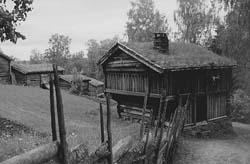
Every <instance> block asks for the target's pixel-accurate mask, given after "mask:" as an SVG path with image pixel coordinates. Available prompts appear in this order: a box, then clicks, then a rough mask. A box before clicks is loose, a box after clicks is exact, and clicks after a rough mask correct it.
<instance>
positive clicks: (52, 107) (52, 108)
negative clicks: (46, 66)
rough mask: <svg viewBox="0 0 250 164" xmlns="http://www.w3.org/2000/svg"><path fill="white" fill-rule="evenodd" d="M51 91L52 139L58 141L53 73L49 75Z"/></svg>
mask: <svg viewBox="0 0 250 164" xmlns="http://www.w3.org/2000/svg"><path fill="white" fill-rule="evenodd" d="M49 93H50V118H51V130H52V141H56V140H57V135H56V114H55V104H54V88H53V79H52V76H51V74H50V75H49Z"/></svg>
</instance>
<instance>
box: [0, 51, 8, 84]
mask: <svg viewBox="0 0 250 164" xmlns="http://www.w3.org/2000/svg"><path fill="white" fill-rule="evenodd" d="M9 82H10V61H9V60H7V59H6V58H4V57H2V56H1V55H0V83H4V84H6V83H9Z"/></svg>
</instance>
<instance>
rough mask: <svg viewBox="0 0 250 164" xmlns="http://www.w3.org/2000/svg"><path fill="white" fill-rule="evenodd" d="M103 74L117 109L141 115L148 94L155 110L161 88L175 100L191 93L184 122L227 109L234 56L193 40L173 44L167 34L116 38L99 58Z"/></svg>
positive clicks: (217, 114)
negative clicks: (132, 39) (131, 39)
mask: <svg viewBox="0 0 250 164" xmlns="http://www.w3.org/2000/svg"><path fill="white" fill-rule="evenodd" d="M98 64H101V65H102V67H103V70H104V74H105V91H106V92H108V93H110V94H111V95H112V98H113V99H114V100H116V101H117V102H118V109H119V108H122V111H126V112H127V113H134V114H138V113H139V112H141V110H142V108H143V104H144V103H143V102H144V98H145V97H146V96H147V95H148V99H147V100H148V101H147V105H146V106H147V111H148V113H151V117H153V116H155V115H157V112H158V107H159V101H160V96H161V93H162V91H165V94H166V95H167V96H168V97H172V98H173V99H172V101H171V102H170V103H169V105H168V116H169V115H170V114H171V113H172V112H173V111H174V110H175V109H176V107H177V104H178V102H179V99H180V98H183V99H185V98H187V95H189V97H190V105H189V108H188V112H187V121H186V124H189V125H191V124H196V123H197V122H201V121H209V120H214V119H219V118H222V117H224V116H226V114H227V112H228V111H227V102H228V99H229V96H230V89H231V82H232V69H233V67H234V66H236V62H235V61H234V60H231V59H228V58H226V57H222V56H219V55H216V54H214V53H212V52H210V51H208V50H207V49H204V48H202V47H200V46H198V45H194V44H190V43H170V42H169V40H168V37H167V35H166V34H165V33H155V38H154V41H153V42H143V43H127V44H121V43H116V44H115V45H114V46H113V47H112V48H111V49H110V50H109V51H108V52H107V53H106V54H105V55H104V56H103V57H102V58H101V59H100V60H99V62H98Z"/></svg>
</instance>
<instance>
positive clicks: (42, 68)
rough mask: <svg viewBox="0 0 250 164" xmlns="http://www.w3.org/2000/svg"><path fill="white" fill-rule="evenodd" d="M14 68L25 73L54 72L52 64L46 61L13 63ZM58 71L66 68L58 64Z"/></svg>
mask: <svg viewBox="0 0 250 164" xmlns="http://www.w3.org/2000/svg"><path fill="white" fill-rule="evenodd" d="M12 68H14V69H15V70H17V71H19V72H22V73H24V74H29V73H50V72H53V67H52V64H49V63H44V64H17V63H13V64H12ZM57 69H58V71H64V68H62V67H60V66H58V67H57Z"/></svg>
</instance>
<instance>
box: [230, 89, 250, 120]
mask: <svg viewBox="0 0 250 164" xmlns="http://www.w3.org/2000/svg"><path fill="white" fill-rule="evenodd" d="M230 104H231V108H232V111H231V114H232V118H233V119H234V120H236V121H241V122H247V123H250V97H249V96H248V95H247V94H246V92H244V91H243V90H241V89H238V90H236V91H235V92H234V93H233V95H232V98H231V102H230Z"/></svg>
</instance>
